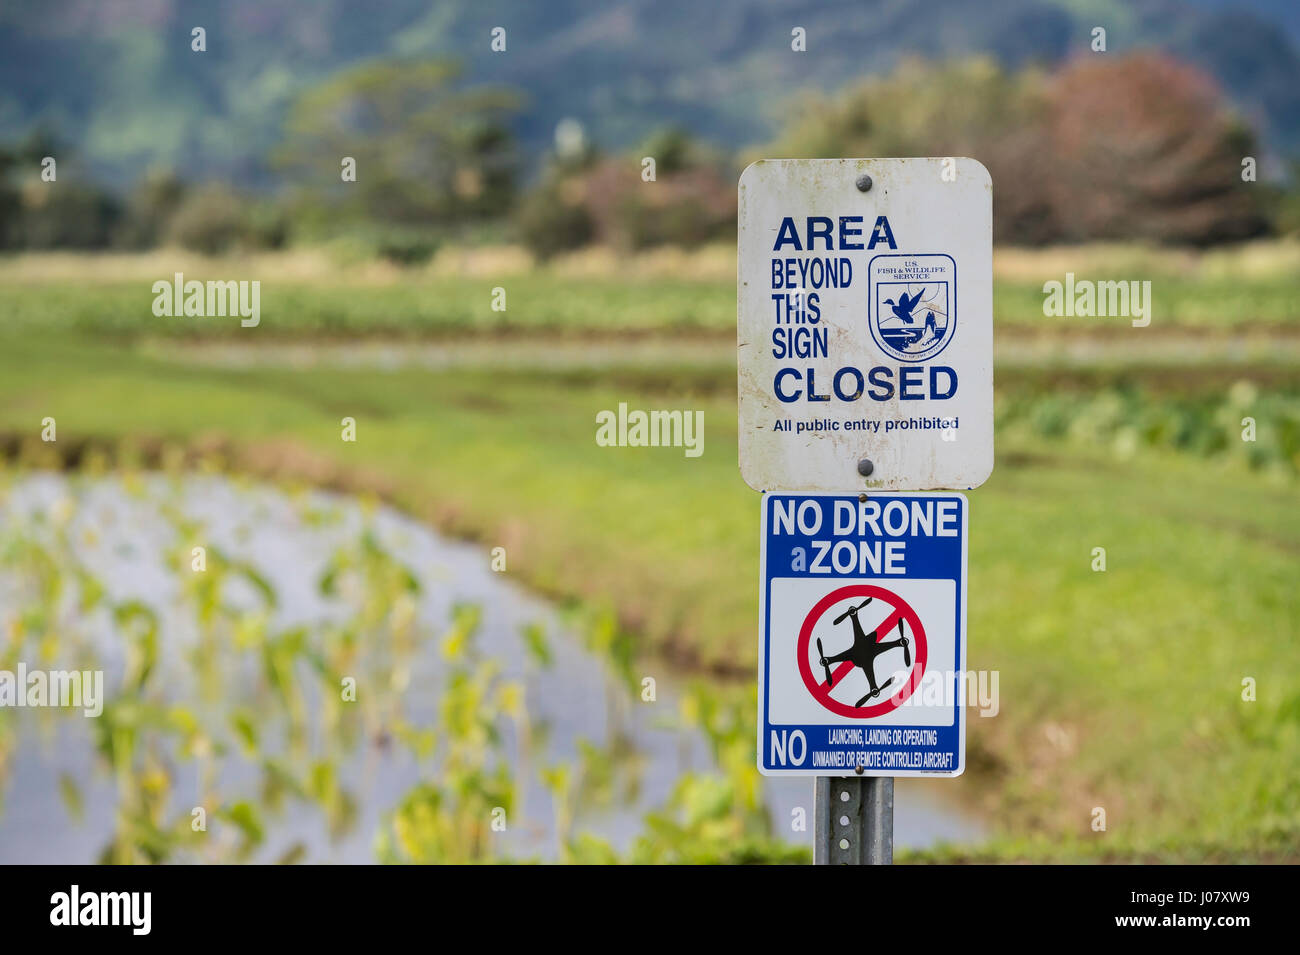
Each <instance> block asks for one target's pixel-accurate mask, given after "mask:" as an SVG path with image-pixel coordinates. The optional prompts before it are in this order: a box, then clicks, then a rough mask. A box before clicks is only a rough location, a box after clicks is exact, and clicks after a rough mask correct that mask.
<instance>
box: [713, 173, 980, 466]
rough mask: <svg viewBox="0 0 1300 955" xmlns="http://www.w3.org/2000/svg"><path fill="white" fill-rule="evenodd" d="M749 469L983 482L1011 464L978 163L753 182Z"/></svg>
mask: <svg viewBox="0 0 1300 955" xmlns="http://www.w3.org/2000/svg"><path fill="white" fill-rule="evenodd" d="M739 199H740V208H739V233H740V234H739V260H738V263H739V264H738V276H737V298H738V310H737V311H738V314H737V344H738V358H739V360H738V365H739V389H740V391H739V393H740V470H741V474H742V475H743V476H744V478H745V481H746V483H748V484H749V486H750V487H752V488H754V489H755V490H760V491H768V490H782V491H848V490H853V489H862V488H867V489H871V488H878V489H900V490H901V489H907V490H924V489H928V488H971V487H978V486H979V485H980V484H982V483H984V481H985V480H986V479H987V478H988V476H989V474H990V473H991V472H992V470H993V248H992V244H993V199H992V184H991V182H990V179H989V174H988V171H987V170H986V169H985V168H984V167H983V166H982V165H980V164H979V163H978V162H976V161H975V160H973V159H958V158H952V159H806V160H805V159H800V160H794V159H778V160H762V161H760V162H756V163H754V164H753V165H751V166H750V167H749V168H748V169H746V170H745V172H744V173H743V174H742V175H741V177H740V196H739Z"/></svg>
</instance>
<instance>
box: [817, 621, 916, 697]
mask: <svg viewBox="0 0 1300 955" xmlns="http://www.w3.org/2000/svg"><path fill="white" fill-rule="evenodd" d="M901 616H902V613H901V612H900V611H899V610H898V608H897V607H895V608H894V610H893V612H892V613H890V615H889V616H888V617H886V618H885V619H884V620H882V621H881V622H880V623H879V624H878V625H877V626H876V630H875V633H876V643H879V642H880V641H881V640H882V639H883V638H884V637H885V636H886V635H887V634H888V633H889V631H891V630H893V629H894V628H895V627H896V626H898V618H899V617H901ZM855 666H857V664H856V663H854V662H853V661H851V660H843V661H841V662H840V665H839V666H837V667H836V668H835V669H834V670H832V671H831V682H830V686H835V685H836V684H837V683H839V682H840V677H842V676H844V674H846V673H848V672H849V671H850V670H852V669H853V668H854V667H855Z"/></svg>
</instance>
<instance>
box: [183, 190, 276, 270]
mask: <svg viewBox="0 0 1300 955" xmlns="http://www.w3.org/2000/svg"><path fill="white" fill-rule="evenodd" d="M285 234H286V228H285V224H284V219H283V214H282V212H281V210H280V209H279V208H278V207H276V206H275V205H273V204H271V203H268V202H265V201H258V200H255V199H251V198H249V197H247V196H244V195H242V194H240V193H238V192H236V191H235V190H234V189H232V188H231V187H229V186H227V185H223V184H221V183H209V184H207V185H205V186H200V187H199V188H197V189H194V190H192V191H191V192H190V193H189V194H188V195H186V196H185V198H184V199H183V200H182V201H181V203H180V205H179V207H178V208H177V210H176V212H175V214H174V215H172V217H171V219H170V220H169V222H168V225H167V232H166V238H167V240H168V241H170V242H175V243H176V244H178V245H181V246H184V247H185V248H187V249H193V250H194V251H196V252H203V253H205V254H207V255H218V254H220V253H223V252H228V251H231V250H232V249H257V248H275V247H277V246H279V245H281V244H283V242H284V239H285Z"/></svg>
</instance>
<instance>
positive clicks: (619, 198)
mask: <svg viewBox="0 0 1300 955" xmlns="http://www.w3.org/2000/svg"><path fill="white" fill-rule="evenodd" d="M647 159H653V160H654V178H653V179H651V178H648V176H649V172H648V170H649V167H648V166H647V164H646V162H645V161H646V160H647ZM728 166H729V164H728V162H727V159H726V157H725V156H723V155H722V154H720V153H718V152H717V151H715V150H712V149H710V148H708V147H706V146H704V145H703V144H701V143H699V142H697V141H695V140H693V139H691V137H690V136H689V134H687V133H686V132H684V131H682V130H680V129H665V130H660V131H658V132H656V133H654V134H653V135H651V136H650V137H649V138H648V139H647V140H646V141H645V142H644V143H643V144H642V145H641V146H640V147H638V148H637V149H636V150H633V151H632V152H631V153H630V154H628V155H624V156H616V157H604V158H601V157H598V156H596V155H595V154H594V153H589V154H588V155H587V156H586V157H585V158H584V160H583V161H582V162H565V161H562V160H557V161H554V162H552V164H551V165H550V167H549V168H548V170H547V173H546V175H545V176H544V177H543V179H542V181H541V183H539V184H538V186H537V187H536V188H535V189H534V190H533V191H532V192H531V193H530V194H529V195H528V196H527V198H526V199H525V201H524V202H523V203H522V205H521V206H520V209H519V211H518V213H517V215H516V217H515V222H516V225H517V227H518V228H519V231H520V234H521V236H522V238H523V240H524V242H525V244H526V245H527V246H528V247H529V249H530V250H532V252H533V253H534V254H535V255H537V256H538V257H540V258H546V257H549V256H551V255H553V254H555V253H556V252H560V251H564V250H566V249H571V248H576V247H578V246H581V245H585V244H587V243H588V242H593V241H594V242H599V243H601V244H604V245H611V246H614V247H615V248H619V249H628V250H630V249H640V248H646V247H650V246H656V245H668V244H672V245H681V246H686V247H690V246H695V245H698V244H700V243H702V242H706V241H708V240H710V239H715V238H720V237H722V236H725V235H732V234H734V230H735V222H736V188H735V183H734V177H733V176H732V174H731V171H730V169H729V168H728Z"/></svg>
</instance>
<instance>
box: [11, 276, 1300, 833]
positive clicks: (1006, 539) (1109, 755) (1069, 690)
mask: <svg viewBox="0 0 1300 955" xmlns="http://www.w3.org/2000/svg"><path fill="white" fill-rule="evenodd" d="M187 277H188V276H187ZM195 277H199V276H195ZM1170 281H1172V279H1171V280H1170ZM495 284H498V283H495V282H492V281H488V280H477V279H474V280H459V281H458V280H454V279H450V278H436V279H435V278H430V277H427V276H420V277H413V278H412V279H411V280H410V281H407V282H404V283H403V282H387V283H384V284H381V285H379V286H371V285H364V284H359V283H354V284H351V285H349V284H346V283H344V282H343V281H342V280H339V284H338V285H337V287H310V286H308V285H305V284H303V285H294V286H289V287H284V288H272V287H270V285H269V283H268V288H267V290H266V292H265V295H264V298H263V302H262V311H263V322H262V326H261V327H260V328H258V329H240V328H239V327H238V324H237V323H236V322H230V321H226V322H225V324H220V323H221V322H222V321H223V320H220V319H217V320H190V321H187V320H181V319H159V318H155V317H154V316H153V315H152V313H151V312H150V309H149V303H150V301H151V298H152V296H151V295H150V294H149V283H148V282H133V283H131V284H122V283H118V282H107V283H104V284H99V283H95V284H89V285H75V284H70V283H66V282H48V281H22V280H19V279H17V278H15V277H14V276H13V275H12V273H10V274H8V275H7V276H6V277H5V278H4V284H3V285H0V326H2V327H3V331H0V434H2V435H3V436H4V437H5V439H6V442H5V443H6V446H7V447H8V448H9V453H10V455H11V457H16V458H19V459H22V460H25V461H27V462H29V463H40V462H41V461H42V460H49V458H50V456H51V455H53V454H55V453H56V452H55V451H54V450H53V449H51V448H50V447H48V446H42V444H41V442H40V441H39V437H38V436H39V431H40V423H41V419H42V418H44V417H46V416H52V417H55V418H56V419H57V422H58V436H59V441H58V445H59V449H58V453H61V454H62V455H63V456H64V458H65V460H66V458H67V457H68V456H69V455H70V454H72V450H71V449H74V448H77V447H79V446H80V445H81V443H82V442H83V441H86V440H91V441H92V442H94V443H97V444H102V445H104V446H106V447H114V448H116V451H115V452H113V453H114V454H116V455H118V456H119V459H120V460H126V459H129V458H130V456H131V451H130V449H131V448H135V449H136V450H137V452H138V453H139V454H141V455H143V456H144V458H145V459H149V455H150V454H153V453H154V452H155V451H158V449H159V448H162V449H163V450H162V451H161V452H159V457H161V458H162V459H163V460H167V459H168V454H167V452H166V449H167V448H171V449H174V450H175V451H176V452H177V453H178V454H179V453H180V451H181V450H182V449H191V451H192V450H193V449H196V448H200V449H201V448H206V449H207V450H208V454H209V457H211V458H212V459H213V460H214V462H215V463H218V464H220V465H222V466H226V467H230V468H232V469H237V470H246V471H251V472H254V473H259V474H268V475H273V476H278V477H282V478H285V479H292V480H308V481H313V482H315V483H324V484H331V485H338V486H342V487H351V488H358V489H370V490H375V491H377V492H379V493H382V494H384V495H385V496H387V497H389V498H391V499H392V500H393V501H395V502H396V503H398V504H399V505H401V506H402V507H404V508H406V509H408V510H410V511H412V512H413V513H415V514H418V515H420V516H422V517H425V518H427V519H429V520H430V521H431V522H433V523H434V524H435V525H436V526H438V527H441V528H443V529H446V530H450V531H451V532H454V533H456V534H459V535H462V536H466V537H471V538H474V539H477V540H480V541H483V542H484V543H485V544H488V545H497V544H501V545H503V546H505V547H506V548H507V551H508V554H509V569H510V572H511V574H512V575H516V576H518V577H519V578H520V579H521V580H523V581H524V582H526V583H527V584H528V585H530V586H532V587H534V588H536V589H538V590H540V591H542V592H544V593H546V594H548V595H551V596H554V597H556V598H559V599H561V600H562V601H572V602H575V603H578V604H581V605H582V606H584V607H590V608H608V609H610V610H613V611H614V612H616V613H617V614H618V617H619V619H620V621H621V623H622V625H623V626H624V628H626V629H627V630H628V631H629V632H631V633H632V634H634V635H635V636H636V637H637V639H638V641H639V642H638V646H640V647H641V648H643V652H644V657H645V659H646V661H647V665H661V664H665V663H666V664H670V665H671V666H672V667H673V668H675V670H674V671H673V672H677V673H680V674H682V675H683V676H685V675H688V674H691V673H706V674H713V675H714V676H715V677H717V678H719V679H723V680H726V681H729V682H730V683H731V684H732V685H735V686H743V685H744V684H746V683H747V682H749V681H752V679H753V676H752V674H753V668H754V664H755V660H756V655H757V635H756V627H757V606H756V600H755V597H756V593H757V569H758V546H757V544H758V538H757V530H758V527H757V523H758V522H757V517H758V509H759V500H758V496H757V495H756V494H755V493H754V492H752V491H750V490H749V489H748V488H746V487H745V485H744V484H743V482H742V481H741V479H740V476H739V473H738V470H737V464H736V406H735V368H734V362H733V361H729V360H727V359H726V358H725V357H721V356H723V355H725V354H726V350H725V344H726V336H727V334H728V333H729V332H730V330H731V329H732V328H734V324H733V323H734V288H733V287H732V286H730V285H729V284H728V283H727V282H725V281H721V280H711V281H705V282H701V281H695V280H692V281H686V280H680V281H667V282H665V281H661V280H657V279H643V280H638V281H636V282H633V283H631V284H626V283H623V282H621V281H619V280H618V279H616V278H612V277H611V278H606V279H604V280H601V281H598V282H595V283H594V284H593V282H591V281H589V280H577V279H572V278H565V277H563V276H558V275H554V274H546V275H540V276H523V277H520V278H512V279H510V280H509V281H507V282H503V283H500V284H504V285H506V287H507V288H508V289H509V290H510V296H511V297H510V305H509V309H508V312H507V313H506V314H508V315H509V316H510V319H509V321H508V322H507V321H506V320H504V319H502V320H501V321H497V320H496V319H494V318H493V313H492V312H491V310H490V308H489V305H488V303H489V298H490V289H491V287H492V286H493V285H495ZM1230 284H1231V283H1229V282H1227V281H1226V280H1223V279H1221V278H1218V277H1212V278H1207V279H1205V280H1203V281H1198V280H1191V281H1189V282H1187V283H1185V284H1184V285H1181V286H1179V287H1178V290H1177V291H1176V292H1174V291H1170V293H1169V299H1168V302H1169V303H1170V308H1171V309H1172V311H1171V313H1170V314H1171V315H1173V316H1176V317H1175V318H1173V319H1172V320H1171V321H1170V322H1169V323H1168V326H1161V325H1156V326H1155V327H1153V328H1148V329H1144V330H1141V331H1140V332H1139V331H1138V330H1134V331H1133V332H1131V333H1129V334H1149V335H1159V334H1160V332H1161V331H1162V330H1163V328H1164V327H1174V328H1179V329H1182V330H1183V331H1185V332H1196V330H1197V329H1198V328H1200V327H1201V326H1204V325H1214V326H1221V328H1222V329H1224V330H1231V329H1245V328H1247V327H1250V326H1252V325H1253V324H1255V323H1261V324H1263V325H1267V326H1270V327H1274V328H1275V333H1276V334H1278V335H1281V336H1284V337H1285V339H1286V340H1287V341H1291V339H1292V336H1294V335H1296V334H1297V326H1296V322H1297V320H1300V304H1297V300H1296V287H1295V283H1294V280H1293V279H1290V278H1285V277H1280V276H1271V277H1270V276H1267V275H1266V276H1264V277H1262V278H1260V279H1259V280H1258V282H1257V283H1256V284H1254V285H1252V286H1251V292H1250V294H1249V295H1247V296H1246V297H1245V298H1244V299H1243V298H1241V297H1237V298H1236V299H1234V298H1233V296H1232V295H1231V289H1230V288H1229V286H1230ZM1034 288H1036V289H1039V290H1040V289H1041V284H1038V285H1036V286H1035V285H1033V284H1032V283H1025V282H1021V283H1019V284H1016V283H1009V284H1006V285H1003V286H1000V287H999V290H998V292H997V296H996V301H997V302H998V308H999V329H1000V330H1001V331H1002V332H1003V333H1006V331H1007V330H1008V329H1015V328H1017V327H1019V326H1024V327H1026V328H1028V327H1029V326H1033V327H1034V329H1035V330H1036V331H1038V330H1043V329H1044V326H1045V323H1046V325H1049V326H1050V325H1051V324H1052V323H1058V322H1061V321H1063V320H1060V319H1050V320H1045V319H1043V318H1042V316H1041V291H1038V292H1037V298H1036V299H1035V298H1034V297H1033V296H1032V295H1030V292H1029V290H1030V289H1034ZM1243 301H1244V302H1245V305H1244V307H1243ZM1234 302H1235V304H1233V303H1234ZM1216 303H1218V304H1216ZM1230 306H1231V307H1230ZM1035 309H1038V314H1037V315H1035V314H1034V311H1035ZM1157 314H1158V315H1159V312H1158V313H1157ZM1007 316H1010V317H1007ZM205 322H207V323H209V324H204V323H205ZM516 329H527V330H529V331H530V332H532V333H535V339H530V340H536V341H537V342H543V341H545V340H547V339H548V338H564V339H569V338H572V339H576V340H577V341H578V342H579V343H581V342H582V341H583V338H584V336H591V335H592V334H593V333H595V332H598V331H599V332H605V333H609V336H610V337H609V338H608V339H602V341H605V342H606V344H608V343H609V342H611V341H612V342H613V343H614V344H615V346H616V348H617V349H618V350H621V351H622V352H623V353H625V355H626V358H625V360H623V361H619V362H608V363H598V364H595V365H588V366H583V365H581V364H578V365H569V366H561V367H556V366H555V365H554V364H553V363H550V362H548V361H546V360H544V358H543V357H541V356H540V355H539V357H538V359H537V361H536V362H535V363H532V364H530V363H529V362H528V361H527V360H516V361H514V362H512V363H510V364H509V365H508V366H493V365H492V364H491V363H486V364H484V363H479V364H475V363H466V364H462V365H458V364H456V363H455V362H452V363H451V364H450V365H449V366H448V367H446V368H443V369H440V370H437V371H429V370H421V369H416V368H398V369H395V370H387V371H385V370H380V369H374V368H365V367H358V368H328V367H309V368H301V369H295V368H293V367H289V366H277V365H276V364H275V363H269V364H253V363H249V364H248V365H247V367H241V366H240V365H239V363H238V362H237V361H236V362H230V361H227V362H224V363H220V364H217V363H213V362H210V361H209V360H208V356H207V355H206V354H205V353H204V352H203V350H202V349H198V350H195V351H193V352H192V353H187V352H183V351H182V352H175V351H171V352H167V353H166V354H165V355H160V354H159V353H157V352H156V351H152V350H149V349H148V348H146V347H142V346H144V345H146V344H147V343H146V342H145V341H144V339H156V338H159V337H170V336H175V335H192V334H196V330H197V333H202V332H204V331H207V332H209V333H212V334H216V335H219V336H221V337H222V338H223V339H228V340H230V341H235V342H238V343H240V345H241V346H243V345H245V344H247V345H248V347H250V348H255V345H256V343H257V342H259V341H270V340H271V339H273V338H277V337H285V338H290V339H303V338H304V336H306V335H308V334H310V335H311V336H313V337H317V336H320V337H326V338H331V339H332V338H341V339H347V338H349V337H351V336H356V335H361V334H367V335H373V336H400V337H403V338H429V337H437V338H447V337H457V336H464V335H466V334H471V333H477V332H483V331H496V332H504V331H507V330H516ZM686 331H690V332H694V333H698V335H699V339H698V340H699V341H700V342H703V343H705V344H708V345H709V346H710V347H711V348H712V349H713V350H712V351H711V352H708V353H707V354H706V355H705V356H704V357H698V358H697V360H695V361H686V360H684V359H683V358H680V357H678V358H675V357H674V355H673V353H672V352H671V351H668V352H664V353H655V357H654V358H653V359H646V360H641V359H640V358H638V355H640V354H641V352H640V351H639V350H640V349H643V348H646V338H645V336H646V335H650V334H653V336H654V338H655V340H670V341H675V342H676V343H677V344H678V346H679V347H680V348H682V349H683V354H688V353H690V352H691V349H692V347H693V346H692V343H693V342H695V341H696V340H697V339H696V338H694V337H692V336H691V335H685V337H683V333H684V332H686ZM634 333H635V334H634ZM1044 333H1047V334H1050V329H1049V330H1048V331H1045V332H1044ZM1110 334H1113V335H1115V336H1117V337H1116V351H1117V352H1122V350H1123V348H1124V344H1123V342H1124V341H1125V340H1124V339H1121V338H1119V337H1118V336H1120V335H1122V334H1124V331H1123V330H1122V329H1119V330H1114V331H1112V332H1110ZM1216 334H1218V333H1216ZM253 336H261V337H253ZM304 340H305V339H304ZM710 356H712V357H710ZM1004 371H1005V373H1004ZM998 391H999V393H998V413H999V432H998V447H997V467H996V469H995V472H994V475H993V477H992V479H991V480H990V481H989V483H988V484H987V485H985V486H984V487H983V488H980V489H978V490H976V491H973V492H971V493H970V495H969V496H970V500H971V524H970V526H971V551H970V570H971V577H970V591H969V595H970V637H969V646H970V650H971V658H972V665H973V666H974V667H976V668H988V669H996V670H998V671H999V672H1000V690H1001V711H1000V713H999V714H998V715H997V716H996V717H994V718H991V719H981V718H979V717H978V716H974V715H973V716H972V718H971V721H970V733H969V748H970V770H969V773H970V778H969V779H968V780H967V781H965V782H963V783H960V784H955V785H960V786H961V792H962V793H963V794H965V797H966V798H967V799H969V800H971V801H973V802H975V803H977V804H978V805H979V807H980V808H981V809H982V810H984V812H985V815H986V818H987V819H988V820H989V822H990V825H991V826H992V827H993V828H994V830H995V831H996V832H997V833H998V838H997V840H996V841H995V843H994V844H993V846H992V847H990V848H989V849H988V850H987V852H988V853H989V854H990V855H992V856H994V857H1032V858H1054V859H1064V858H1117V859H1131V858H1138V857H1148V856H1149V857H1156V858H1203V857H1211V858H1223V859H1238V858H1288V859H1294V858H1295V856H1296V851H1297V849H1296V847H1297V845H1298V844H1300V842H1298V840H1300V654H1298V653H1297V638H1298V637H1300V625H1298V624H1297V621H1300V595H1298V594H1297V590H1296V587H1295V570H1296V565H1297V558H1298V557H1300V508H1297V506H1296V505H1297V483H1296V470H1297V468H1298V467H1300V453H1297V448H1298V444H1297V442H1298V441H1300V382H1298V381H1297V379H1296V377H1295V376H1294V368H1293V366H1288V365H1287V364H1286V363H1285V361H1282V362H1280V363H1279V362H1277V361H1274V362H1272V363H1269V362H1263V363H1259V364H1258V365H1257V364H1255V363H1252V362H1248V361H1247V362H1238V363H1236V364H1235V365H1234V366H1233V367H1232V368H1231V370H1230V371H1229V372H1227V373H1226V374H1225V373H1224V371H1223V368H1222V366H1221V365H1220V364H1219V363H1208V364H1205V365H1204V367H1200V366H1197V365H1192V366H1190V367H1186V368H1182V369H1179V370H1177V371H1176V372H1175V373H1169V372H1167V371H1166V372H1162V373H1161V374H1154V373H1153V374H1150V375H1148V374H1146V373H1145V371H1144V368H1143V366H1142V364H1141V363H1138V364H1137V365H1133V364H1132V363H1130V364H1128V365H1125V366H1124V368H1123V370H1115V369H1113V368H1111V367H1109V366H1108V365H1107V364H1105V363H1104V362H1102V363H1099V364H1093V365H1091V366H1089V367H1087V368H1086V369H1085V371H1084V372H1080V374H1079V375H1078V376H1076V377H1074V378H1071V379H1068V380H1066V379H1060V378H1055V377H1053V376H1052V375H1044V374H1038V373H1035V372H1034V370H1033V369H1026V368H1023V367H1021V368H1016V369H1006V370H1004V369H1002V368H999V372H998ZM621 401H624V402H628V404H629V405H630V406H632V407H643V408H688V407H689V408H692V409H700V410H703V412H704V420H705V444H704V454H703V456H701V457H699V458H686V457H684V456H683V454H682V451H681V450H680V449H634V448H629V449H617V448H601V447H598V446H597V445H596V444H595V441H594V434H595V416H596V413H597V412H598V411H600V410H602V409H612V408H615V407H617V405H618V403H619V402H621ZM1246 415H1251V416H1253V417H1256V418H1257V420H1258V428H1259V440H1258V441H1257V442H1255V443H1253V444H1246V443H1245V442H1242V441H1241V440H1240V430H1241V427H1240V419H1241V418H1242V417H1243V416H1246ZM345 416H350V417H354V418H355V419H356V422H357V441H356V443H355V444H351V443H344V442H342V441H341V440H340V419H341V418H343V417H345ZM149 449H153V450H152V451H151V450H149ZM82 463H85V461H84V460H83V461H82ZM1098 547H1101V548H1105V551H1106V570H1105V571H1104V572H1096V571H1094V570H1093V569H1092V566H1091V565H1092V563H1093V552H1094V548H1098ZM654 661H658V663H654ZM1246 678H1252V679H1254V680H1255V681H1256V683H1257V686H1256V693H1257V699H1256V700H1255V701H1254V702H1245V701H1243V699H1242V686H1243V680H1245V679H1246ZM1096 807H1102V808H1104V809H1105V810H1106V815H1107V830H1106V831H1105V832H1094V831H1093V830H1092V829H1091V823H1092V819H1093V811H1094V809H1095V808H1096Z"/></svg>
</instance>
